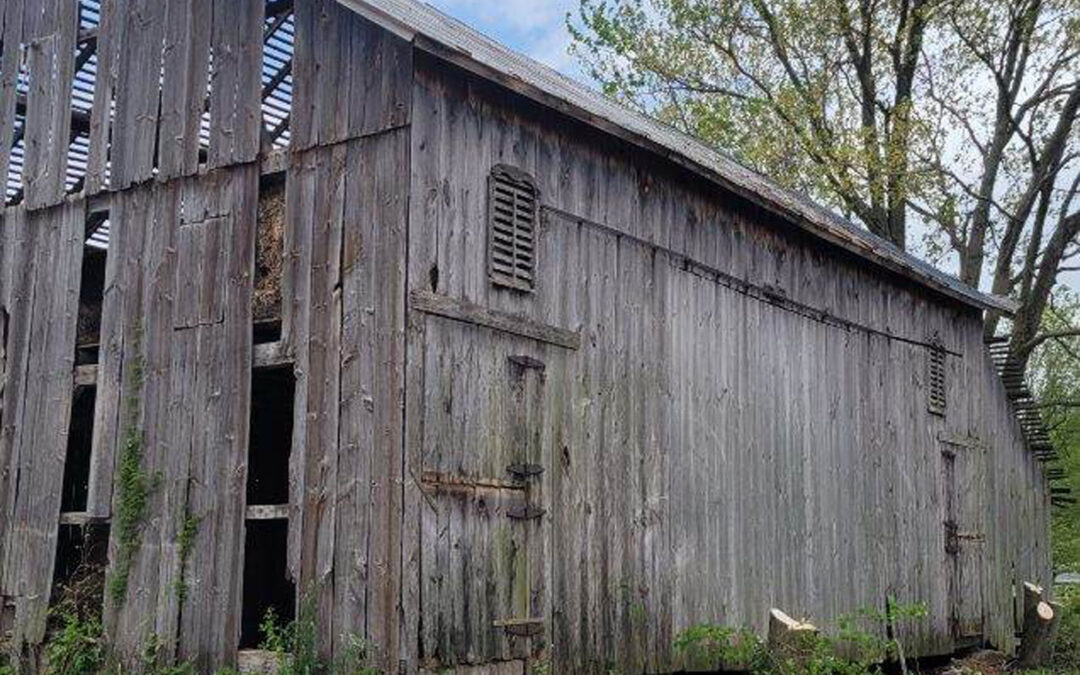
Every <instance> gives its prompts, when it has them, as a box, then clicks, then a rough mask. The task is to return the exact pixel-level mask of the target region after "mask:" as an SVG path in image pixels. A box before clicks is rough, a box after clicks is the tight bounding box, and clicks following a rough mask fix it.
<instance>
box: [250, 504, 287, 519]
mask: <svg viewBox="0 0 1080 675" xmlns="http://www.w3.org/2000/svg"><path fill="white" fill-rule="evenodd" d="M244 518H246V519H247V520H288V518H289V505H288V504H257V505H249V506H248V507H247V511H246V512H245V514H244Z"/></svg>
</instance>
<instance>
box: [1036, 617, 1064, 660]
mask: <svg viewBox="0 0 1080 675" xmlns="http://www.w3.org/2000/svg"><path fill="white" fill-rule="evenodd" d="M1048 604H1049V605H1050V609H1052V610H1054V618H1053V619H1051V620H1050V631H1049V634H1048V635H1047V636H1046V641H1045V642H1044V643H1043V648H1042V652H1041V653H1040V654H1039V663H1050V662H1051V661H1053V660H1054V640H1055V639H1056V638H1057V632H1058V625H1059V624H1060V623H1061V615H1062V614H1064V613H1065V608H1064V607H1062V605H1061V603H1058V602H1050V603H1048Z"/></svg>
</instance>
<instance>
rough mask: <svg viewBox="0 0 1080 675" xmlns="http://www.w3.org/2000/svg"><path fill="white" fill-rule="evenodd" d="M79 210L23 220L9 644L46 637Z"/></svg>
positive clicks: (10, 422)
mask: <svg viewBox="0 0 1080 675" xmlns="http://www.w3.org/2000/svg"><path fill="white" fill-rule="evenodd" d="M83 214H84V212H83V209H82V203H74V204H69V205H65V206H63V207H59V208H55V209H50V210H46V211H39V212H37V213H35V214H33V215H32V216H28V217H27V220H26V227H27V228H28V229H29V230H30V232H29V233H28V235H29V236H30V237H31V238H32V239H31V240H30V241H29V242H28V243H29V245H30V249H29V250H28V251H27V256H28V257H27V258H25V259H24V260H25V261H26V262H27V263H28V264H31V265H32V267H29V266H28V267H26V268H24V271H25V273H26V274H27V275H28V279H27V284H28V285H29V284H32V287H29V286H27V287H24V288H25V289H26V290H27V291H29V297H28V298H27V300H29V299H30V298H32V301H30V302H26V303H25V304H24V305H23V307H24V308H25V313H21V312H20V313H17V314H16V315H15V317H17V319H18V320H22V321H26V322H27V327H26V330H24V331H20V332H21V334H22V335H24V336H26V337H27V338H28V340H29V342H28V343H27V344H32V345H33V349H30V350H29V353H28V354H26V355H25V356H24V357H23V359H22V363H24V364H25V369H23V368H20V369H19V370H20V371H21V372H22V373H24V377H25V381H24V383H23V384H22V385H21V386H20V387H11V388H10V389H8V391H6V392H5V394H7V393H11V391H12V390H15V389H21V392H20V393H21V396H22V397H23V398H24V399H25V401H24V402H23V403H22V405H21V406H20V407H21V413H22V414H21V418H20V419H5V420H4V425H5V436H6V437H7V438H9V439H10V441H9V442H10V443H11V446H9V447H10V448H11V450H10V452H11V455H10V461H11V464H12V465H13V466H14V467H16V471H17V473H16V475H17V476H18V481H17V483H16V484H15V485H14V486H12V485H10V484H8V485H6V486H5V488H6V489H5V491H6V492H7V493H8V494H6V495H3V502H4V503H5V504H6V505H7V507H8V508H9V509H10V510H7V511H5V513H6V514H7V516H8V517H7V518H6V521H7V522H6V528H5V530H6V537H5V539H6V541H5V543H4V545H3V550H4V553H5V556H4V570H3V588H0V594H2V595H8V596H13V597H14V598H15V603H16V609H15V627H14V636H13V641H14V644H23V643H26V644H39V643H40V642H41V641H42V639H43V638H44V636H45V624H46V618H47V612H48V606H49V597H50V591H51V579H52V570H53V566H54V562H55V552H56V533H57V528H58V526H59V519H58V516H59V513H60V498H61V495H60V487H61V485H62V484H63V475H64V459H65V455H66V446H67V443H66V441H67V425H68V418H69V416H70V409H71V398H72V388H71V379H70V378H71V370H72V367H73V365H74V347H75V331H76V322H77V316H78V306H77V302H78V297H79V278H80V269H81V261H82V231H83ZM30 256H32V258H33V262H32V263H30ZM31 303H32V304H31ZM15 329H16V330H18V327H17V326H15ZM11 384H15V383H14V382H12V383H11ZM5 409H7V410H15V406H13V405H5ZM5 440H6V439H5ZM0 454H3V453H2V452H0Z"/></svg>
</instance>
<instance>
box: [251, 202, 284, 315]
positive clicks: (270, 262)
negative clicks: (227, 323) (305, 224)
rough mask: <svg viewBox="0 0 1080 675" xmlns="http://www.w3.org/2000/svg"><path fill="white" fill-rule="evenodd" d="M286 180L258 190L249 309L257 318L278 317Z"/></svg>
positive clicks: (282, 262) (279, 310)
mask: <svg viewBox="0 0 1080 675" xmlns="http://www.w3.org/2000/svg"><path fill="white" fill-rule="evenodd" d="M284 246H285V182H284V181H276V182H274V183H271V184H268V185H265V186H264V187H263V189H262V190H261V191H260V192H259V225H258V230H257V232H256V236H255V290H254V297H253V298H252V305H253V306H252V312H253V315H254V319H255V321H256V322H262V321H277V320H280V319H281V271H282V267H283V265H284V260H285V250H284Z"/></svg>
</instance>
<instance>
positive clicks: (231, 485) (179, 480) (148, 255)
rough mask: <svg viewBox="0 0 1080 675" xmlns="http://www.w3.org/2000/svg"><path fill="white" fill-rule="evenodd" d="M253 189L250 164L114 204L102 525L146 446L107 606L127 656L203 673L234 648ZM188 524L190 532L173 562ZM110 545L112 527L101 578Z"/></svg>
mask: <svg viewBox="0 0 1080 675" xmlns="http://www.w3.org/2000/svg"><path fill="white" fill-rule="evenodd" d="M257 186H258V168H257V167H256V166H254V165H249V166H246V167H240V168H236V169H231V170H229V171H218V172H212V173H210V174H207V175H206V176H202V177H197V178H190V179H184V180H178V181H172V182H169V183H162V184H153V185H150V186H146V187H142V188H139V189H135V190H131V191H127V192H124V193H118V194H117V195H115V196H114V197H113V202H112V209H111V212H110V217H111V223H112V230H111V231H112V233H113V237H112V240H111V242H110V251H109V258H108V269H107V270H106V280H105V284H106V292H105V301H104V307H103V313H104V317H105V318H104V320H103V325H102V345H103V348H102V353H101V366H100V370H101V377H100V378H99V380H98V398H97V409H96V419H97V420H98V422H99V426H97V427H96V431H97V432H98V433H97V436H96V438H95V441H96V442H95V447H94V455H95V459H96V460H97V464H96V465H95V467H94V468H95V469H96V473H95V475H94V476H93V477H94V479H95V480H96V482H95V483H94V485H96V486H97V488H96V491H95V492H94V495H95V497H96V499H98V500H102V501H103V500H105V499H107V498H108V497H106V496H107V495H111V499H109V501H110V502H111V513H113V514H117V513H120V512H121V510H123V509H130V508H131V507H130V504H129V503H127V500H128V499H129V497H127V496H125V492H124V489H123V487H122V486H120V485H119V483H115V485H116V487H115V488H114V487H113V485H114V481H113V480H112V477H113V476H114V475H117V474H118V472H119V471H120V470H121V468H120V465H121V464H122V462H123V461H124V453H126V452H131V448H132V447H138V448H140V449H141V450H140V451H141V455H142V456H141V461H140V463H139V465H140V471H141V473H142V475H143V477H144V480H145V481H146V482H147V485H148V488H149V492H148V497H147V503H146V506H145V511H144V513H143V514H142V517H141V518H140V519H139V523H138V528H139V543H138V547H137V548H136V550H135V554H134V558H133V561H132V565H131V570H130V573H129V577H128V582H127V585H126V592H125V594H124V597H123V601H122V602H120V603H116V602H114V600H113V598H112V596H111V594H109V593H107V594H106V596H107V597H106V627H107V630H108V632H109V635H110V638H111V639H112V641H113V644H114V646H115V648H116V649H117V650H118V652H120V653H121V654H122V655H124V656H126V657H135V656H137V654H138V653H139V650H141V649H144V648H145V645H146V644H148V641H150V640H152V639H157V640H158V641H159V642H160V644H161V648H162V650H163V654H162V655H163V656H164V657H166V658H170V657H172V656H174V655H175V656H177V657H179V658H182V659H193V660H194V661H195V663H197V664H198V665H199V666H200V667H204V668H213V667H217V666H220V665H221V664H223V663H225V662H227V660H228V659H230V658H231V657H230V656H229V655H230V654H232V653H233V651H235V648H236V640H237V637H238V634H239V627H238V626H239V616H240V614H239V611H240V583H241V574H242V570H243V550H244V549H243V539H244V538H243V514H244V496H245V486H246V476H247V472H246V464H247V449H248V447H247V446H248V444H247V424H248V415H249V413H248V407H249V401H250V395H249V382H250V364H251V359H252V343H251V288H252V274H253V264H254V263H253V260H254V246H255V238H254V237H255V235H254V233H255V230H254V227H255V218H256V205H257ZM99 507H100V504H99ZM187 518H194V519H197V521H198V528H197V533H196V535H195V538H194V543H193V545H192V546H191V549H190V554H189V556H188V558H187V559H186V560H182V559H181V555H180V543H179V539H180V531H181V529H182V528H183V525H184V521H185V519H187ZM119 536H120V532H119V528H118V527H117V526H116V525H114V527H113V529H112V537H111V541H110V561H111V566H110V570H109V574H110V575H115V574H116V573H117V562H118V556H119V555H120V547H121V544H120V542H119ZM174 650H175V654H174Z"/></svg>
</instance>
